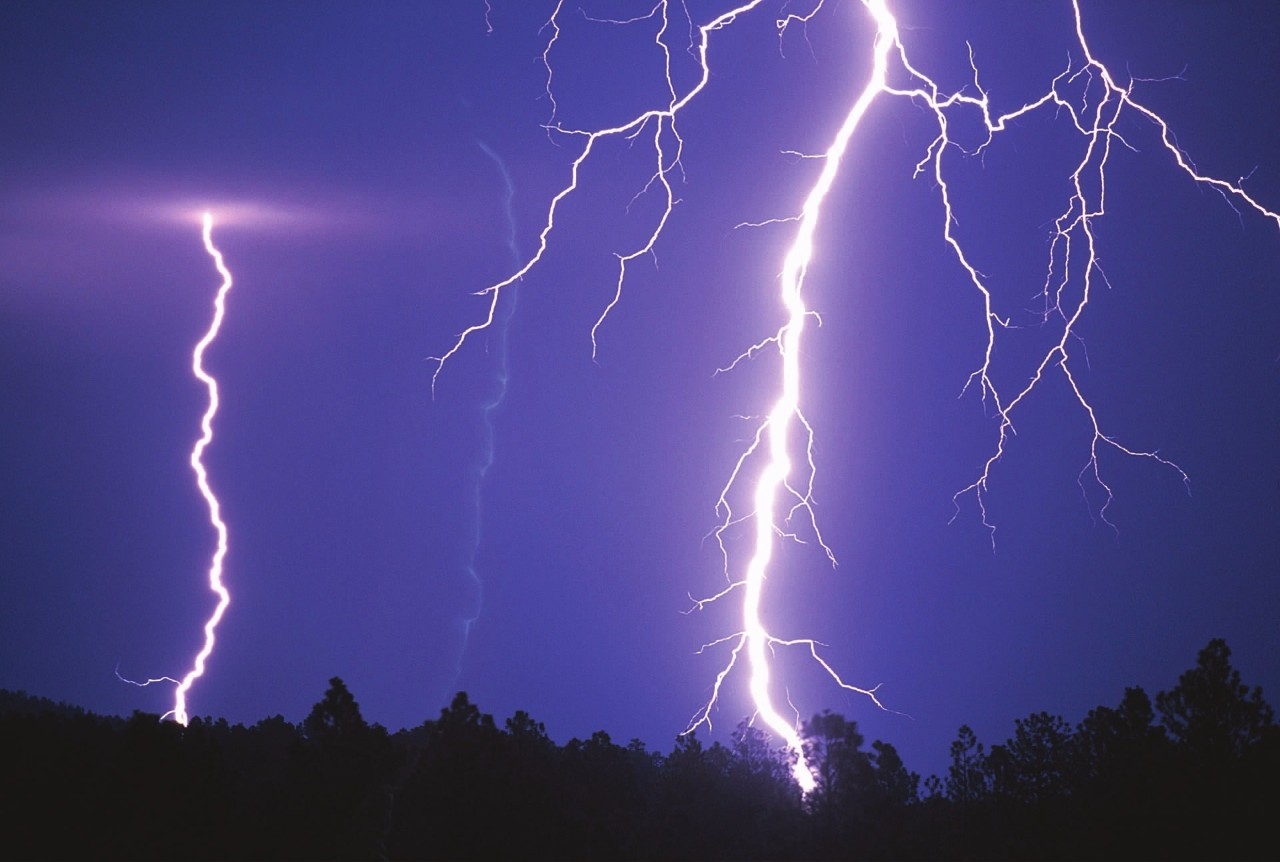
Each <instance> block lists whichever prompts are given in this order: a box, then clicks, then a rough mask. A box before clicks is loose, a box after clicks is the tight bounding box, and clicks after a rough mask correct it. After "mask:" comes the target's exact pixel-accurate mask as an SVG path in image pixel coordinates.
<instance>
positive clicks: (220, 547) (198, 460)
mask: <svg viewBox="0 0 1280 862" xmlns="http://www.w3.org/2000/svg"><path fill="white" fill-rule="evenodd" d="M203 225H204V230H203V234H202V235H203V238H204V248H205V251H207V252H208V253H209V256H210V257H212V258H213V265H214V267H216V268H217V270H218V274H219V275H221V276H222V285H221V286H220V287H219V288H218V292H217V294H216V295H215V296H214V300H213V320H212V321H211V322H210V323H209V329H208V330H207V331H206V332H205V334H204V337H203V338H201V339H200V340H199V341H198V342H196V346H195V350H193V351H192V353H191V372H192V374H194V375H195V376H196V378H197V379H198V380H199V381H200V382H201V383H203V384H204V385H205V388H206V389H207V390H208V392H209V406H208V407H207V408H205V411H204V416H203V417H202V418H201V420H200V437H199V439H197V440H196V443H195V446H194V447H193V448H192V450H191V458H190V463H191V469H192V470H193V471H194V472H195V474H196V485H197V486H198V487H199V489H200V495H201V496H202V497H204V501H205V504H206V505H207V506H208V507H209V523H210V524H212V525H213V529H214V530H215V531H216V532H217V534H218V544H217V548H216V549H215V550H214V552H213V559H212V560H211V561H210V563H209V589H210V590H211V591H212V592H214V593H215V594H216V595H217V596H218V603H217V605H216V606H215V607H214V609H213V613H212V614H211V615H210V616H209V619H208V620H207V621H206V622H205V624H204V644H203V645H202V646H201V647H200V651H199V652H197V653H196V657H195V659H194V660H193V661H192V663H191V670H189V671H187V675H186V676H184V677H183V678H182V679H181V680H175V679H173V678H172V677H160V678H158V679H149V680H147V681H146V682H141V683H134V684H135V685H143V686H145V685H150V684H152V683H156V682H171V683H174V684H175V686H176V690H175V691H174V696H173V709H171V710H169V711H168V712H166V713H165V714H164V715H163V716H161V718H162V719H163V718H169V717H170V716H172V717H173V719H174V721H176V722H178V723H179V724H181V725H183V726H184V727H185V726H186V724H187V720H188V718H187V692H188V691H190V690H191V686H192V685H193V684H194V683H195V681H196V680H197V679H199V678H200V677H201V676H203V675H204V668H205V663H206V662H207V661H208V660H209V656H210V655H212V654H213V647H214V644H215V643H216V642H217V638H216V636H215V634H216V631H217V628H218V623H219V622H221V621H222V615H223V614H224V613H226V611H227V606H228V605H230V604H231V593H230V592H228V591H227V587H226V585H225V584H224V583H223V582H222V561H223V559H224V558H225V557H226V556H227V525H226V523H225V522H223V520H222V507H221V505H220V504H219V503H218V497H217V495H215V494H214V493H213V489H212V488H211V487H209V473H208V470H206V469H205V466H204V460H203V456H204V450H205V448H206V447H207V446H208V445H209V444H210V443H212V442H213V417H214V416H215V415H217V413H218V381H217V380H216V379H214V377H213V376H212V375H211V374H209V372H207V371H205V369H204V352H205V350H206V349H207V348H208V347H209V345H210V344H212V343H213V342H214V340H215V339H216V338H217V337H218V331H219V330H220V329H222V319H223V317H225V316H226V304H227V293H228V291H230V290H231V272H230V271H229V270H228V269H227V267H226V264H224V263H223V262H222V252H220V251H218V249H217V247H216V246H214V244H213V214H212V213H209V212H206V213H205V214H204V216H203ZM119 675H120V674H119V670H117V672H116V676H119ZM121 679H124V678H123V677H121ZM125 681H126V682H131V680H125Z"/></svg>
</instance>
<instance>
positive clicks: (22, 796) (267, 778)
mask: <svg viewBox="0 0 1280 862" xmlns="http://www.w3.org/2000/svg"><path fill="white" fill-rule="evenodd" d="M1230 656H1231V653H1230V650H1229V649H1228V648H1227V645H1226V643H1225V642H1224V641H1221V640H1213V641H1210V643H1209V644H1208V645H1207V646H1206V647H1205V648H1204V649H1203V650H1201V651H1200V653H1199V656H1198V659H1197V662H1196V665H1195V667H1193V668H1192V669H1190V670H1188V671H1187V672H1186V673H1184V674H1182V676H1181V677H1180V679H1179V680H1178V684H1177V685H1176V686H1175V687H1174V688H1172V689H1171V690H1169V691H1166V692H1160V693H1158V694H1157V695H1156V697H1155V699H1154V701H1153V700H1152V699H1151V698H1150V697H1148V695H1147V694H1146V693H1145V692H1144V691H1143V690H1142V689H1141V688H1130V689H1127V690H1126V691H1125V692H1124V696H1123V698H1122V699H1121V701H1120V703H1119V704H1118V705H1116V706H1114V707H1105V706H1100V707H1098V708H1096V709H1094V710H1092V711H1090V712H1089V713H1088V714H1087V715H1086V716H1085V718H1084V719H1083V720H1082V721H1081V722H1080V723H1079V724H1077V725H1075V726H1072V725H1071V724H1069V723H1068V722H1066V721H1064V720H1063V719H1062V718H1061V717H1059V716H1054V715H1049V714H1048V713H1045V712H1039V713H1034V714H1032V715H1029V716H1027V717H1026V718H1023V719H1019V720H1018V721H1017V722H1016V724H1015V731H1014V735H1013V737H1012V738H1010V739H1008V740H1006V741H1005V742H1003V743H999V744H993V745H990V746H989V747H988V746H987V745H985V744H984V743H983V742H981V741H979V740H978V738H977V737H976V735H975V734H974V733H973V731H972V730H970V729H969V728H968V727H961V728H960V729H959V732H958V735H957V738H956V740H955V741H954V742H953V743H952V744H951V749H950V756H951V764H950V766H949V768H948V769H947V772H946V774H945V775H944V776H930V777H929V778H928V779H927V780H925V781H923V782H921V780H920V776H919V775H917V774H916V773H913V772H910V771H909V770H908V769H907V768H906V766H905V765H904V764H903V762H902V759H901V758H900V757H899V756H898V753H897V751H896V750H895V749H894V747H893V746H892V745H891V744H889V743H887V742H880V741H875V742H872V743H870V745H869V746H868V745H867V744H866V740H865V739H864V738H863V736H862V734H861V733H859V731H858V727H857V725H856V724H855V722H853V721H852V720H850V719H847V718H845V717H844V716H841V715H839V714H836V713H831V712H823V713H821V714H819V715H815V716H813V717H812V718H811V719H810V720H809V721H807V722H804V724H803V728H802V736H803V738H804V740H805V746H806V749H807V751H808V754H809V757H810V762H811V763H812V764H813V765H814V767H815V770H816V774H817V779H818V786H817V789H816V790H815V791H814V792H813V793H811V794H809V795H808V796H804V795H802V794H801V792H800V790H799V789H798V788H797V786H796V785H795V784H794V781H793V779H792V778H791V775H790V763H789V760H788V756H787V753H786V751H785V749H782V748H780V747H779V745H778V744H777V741H776V740H774V739H773V738H772V737H770V736H769V735H767V734H766V733H764V732H763V731H761V730H759V729H758V728H754V727H751V726H750V725H749V724H747V723H746V722H744V723H742V724H740V725H739V726H738V728H737V730H736V731H735V732H734V734H733V735H732V738H731V740H730V741H729V743H728V744H721V743H719V742H716V743H712V744H710V745H707V744H705V743H704V742H703V741H701V740H699V739H698V738H697V736H695V735H687V736H681V737H677V738H676V741H675V745H674V747H673V748H672V750H671V751H670V752H669V753H667V754H661V753H658V752H653V751H649V750H647V749H646V747H645V745H644V743H642V742H640V741H639V740H632V741H631V742H629V743H628V744H625V745H619V744H617V743H615V742H614V741H613V740H612V739H611V738H610V737H609V735H608V734H607V733H605V732H603V731H600V732H597V733H595V734H593V735H592V736H591V737H590V738H589V739H585V740H583V739H572V740H570V741H569V742H567V743H566V744H564V745H557V744H556V743H555V742H553V741H552V740H551V739H550V738H549V737H548V736H547V733H546V730H545V728H544V727H543V725H542V724H541V723H540V722H538V721H536V720H534V719H533V718H532V717H531V716H529V715H528V714H526V713H524V712H516V713H515V714H514V715H512V716H511V717H510V718H508V719H507V720H506V721H505V722H504V724H503V725H502V726H501V727H499V726H498V724H497V723H496V722H495V721H494V719H493V717H492V716H490V715H486V714H484V713H482V712H481V711H480V709H479V708H478V707H477V706H476V705H475V704H473V703H472V702H471V701H470V699H469V698H468V697H467V695H466V694H465V693H463V692H459V693H458V694H457V695H456V696H455V697H454V699H453V702H452V703H451V704H450V705H449V706H448V707H446V708H445V709H444V710H442V711H441V713H440V716H439V718H436V719H433V720H429V721H425V722H423V723H422V724H421V725H419V726H417V727H414V728H411V729H406V730H401V731H398V732H396V733H390V732H388V731H387V730H386V729H385V728H383V727H381V726H379V725H377V724H369V723H368V722H367V721H365V719H364V718H363V716H362V715H361V713H360V708H359V705H358V704H357V702H356V699H355V697H354V696H353V695H352V693H351V692H350V691H349V690H348V689H347V687H346V685H345V684H344V683H343V681H342V680H341V679H338V678H334V679H333V680H331V681H330V685H329V688H328V690H327V691H326V692H325V693H324V696H323V698H322V699H321V700H320V701H319V702H318V703H317V704H316V705H315V707H314V708H313V709H312V710H311V712H310V714H309V715H308V716H307V717H306V719H305V720H304V721H303V722H302V723H301V724H292V723H290V722H288V721H286V720H285V719H284V718H282V717H280V716H276V717H273V718H268V719H265V720H263V721H260V722H258V723H257V724H255V725H253V726H251V727H245V726H243V725H238V724H237V725H231V724H228V723H227V722H226V721H225V720H211V719H200V718H194V719H192V720H191V722H190V724H189V726H187V727H182V726H181V725H179V724H176V723H174V722H169V721H160V720H159V717H158V716H155V715H152V714H147V713H142V712H135V713H134V714H133V716H132V717H131V718H128V719H122V718H114V717H103V716H97V715H94V714H92V713H89V712H86V711H84V710H82V709H79V708H77V707H73V706H68V705H66V704H60V703H54V702H53V701H50V700H47V699H44V698H38V697H31V696H28V695H26V694H23V693H20V692H18V693H15V692H0V764H2V766H0V774H3V779H2V781H3V786H4V800H5V808H4V810H5V820H6V822H7V828H6V830H5V833H4V834H5V837H4V846H3V850H2V851H0V852H2V854H3V856H4V857H6V858H17V859H87V858H101V859H105V858H133V859H145V858H166V859H1069V858H1089V859H1110V858H1123V859H1143V858H1149V859H1210V858H1212V859H1251V858H1267V859H1273V858H1276V854H1277V852H1278V850H1277V844H1276V838H1275V823H1274V819H1275V817H1276V815H1277V813H1278V812H1280V781H1278V779H1280V768H1278V767H1280V729H1278V728H1277V725H1276V724H1275V716H1274V713H1273V710H1272V708H1271V707H1270V706H1269V705H1268V704H1267V703H1266V701H1265V700H1264V699H1263V696H1262V691H1261V689H1259V688H1249V687H1248V686H1247V685H1245V684H1243V683H1242V682H1241V680H1240V675H1239V673H1238V672H1237V671H1236V670H1235V669H1234V668H1233V667H1232V666H1231V663H1230Z"/></svg>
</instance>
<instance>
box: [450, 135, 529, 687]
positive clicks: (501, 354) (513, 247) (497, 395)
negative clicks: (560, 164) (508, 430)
mask: <svg viewBox="0 0 1280 862" xmlns="http://www.w3.org/2000/svg"><path fill="white" fill-rule="evenodd" d="M476 146H478V147H479V148H480V150H481V151H482V152H483V153H484V154H485V155H486V156H487V157H488V158H489V160H490V161H492V162H493V163H494V165H495V166H496V167H497V169H498V173H499V174H500V175H501V177H502V187H503V196H502V210H503V214H504V216H505V217H506V221H507V237H506V247H507V250H508V251H510V252H511V256H512V258H514V259H515V261H516V263H517V264H519V262H520V248H519V246H518V245H517V242H516V217H515V207H514V206H513V204H514V200H515V193H516V190H515V184H514V183H513V182H512V179H511V173H510V172H509V171H508V170H507V165H506V162H504V161H503V160H502V157H501V156H499V155H498V154H497V152H495V151H494V150H493V148H491V147H490V146H489V145H488V144H486V143H485V142H484V141H481V140H477V141H476ZM518 299H519V293H518V292H517V291H516V290H515V288H514V287H513V289H512V291H511V293H510V294H509V295H504V300H505V301H504V302H503V303H502V304H501V305H500V307H499V308H497V309H496V310H495V316H494V324H495V325H494V329H495V336H496V337H495V345H494V363H493V376H494V381H495V383H496V384H497V385H496V388H495V390H494V392H493V394H492V395H491V396H489V397H488V398H486V399H485V400H484V401H482V402H481V404H480V424H481V437H482V439H481V453H480V459H479V461H478V462H477V464H476V469H475V482H474V484H473V487H472V502H473V505H474V516H475V531H474V538H473V542H472V547H471V559H470V561H469V563H468V565H467V570H466V571H467V575H468V577H469V578H470V580H471V583H472V586H473V587H474V588H475V590H476V605H475V609H474V611H473V612H472V613H471V614H470V615H469V616H467V617H465V618H464V619H463V623H462V625H463V635H462V651H463V652H465V650H466V648H467V641H468V639H469V638H470V635H471V626H472V625H473V624H474V623H475V621H476V620H477V619H479V617H480V607H481V605H482V602H483V586H484V585H483V582H482V581H481V580H480V575H479V573H478V572H477V571H476V568H475V566H476V554H477V552H478V551H479V548H480V525H481V520H482V519H481V508H482V504H481V495H480V491H481V486H482V485H483V484H484V480H485V476H487V475H488V473H489V469H490V468H491V467H492V466H493V461H494V457H495V456H494V426H493V414H494V411H496V410H497V409H498V407H500V406H501V404H502V401H503V399H504V398H505V397H506V394H507V381H508V379H509V376H510V375H509V370H508V363H507V358H508V337H507V336H508V333H509V331H510V327H511V320H512V318H513V317H514V316H515V312H516V303H517V301H518ZM459 662H461V653H459ZM458 672H459V673H461V665H459V668H458Z"/></svg>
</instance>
